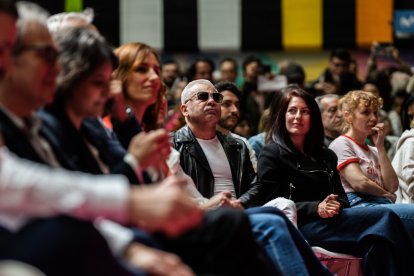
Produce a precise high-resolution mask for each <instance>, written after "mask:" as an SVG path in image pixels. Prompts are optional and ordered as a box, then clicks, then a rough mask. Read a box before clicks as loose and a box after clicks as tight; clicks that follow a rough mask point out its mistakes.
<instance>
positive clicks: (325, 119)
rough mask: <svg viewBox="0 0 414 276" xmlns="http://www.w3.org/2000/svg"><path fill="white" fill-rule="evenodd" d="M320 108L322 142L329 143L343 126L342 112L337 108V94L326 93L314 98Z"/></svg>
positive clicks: (326, 144) (339, 132) (327, 144)
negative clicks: (323, 136)
mask: <svg viewBox="0 0 414 276" xmlns="http://www.w3.org/2000/svg"><path fill="white" fill-rule="evenodd" d="M315 100H316V102H317V103H318V106H319V109H320V110H321V116H322V123H323V129H324V132H325V139H324V144H325V146H327V147H328V146H329V144H330V143H331V142H332V141H333V140H334V139H335V138H337V137H338V136H339V135H340V134H341V132H342V127H343V117H342V112H341V111H340V110H339V109H338V101H339V96H338V95H336V94H328V95H323V96H319V97H316V98H315Z"/></svg>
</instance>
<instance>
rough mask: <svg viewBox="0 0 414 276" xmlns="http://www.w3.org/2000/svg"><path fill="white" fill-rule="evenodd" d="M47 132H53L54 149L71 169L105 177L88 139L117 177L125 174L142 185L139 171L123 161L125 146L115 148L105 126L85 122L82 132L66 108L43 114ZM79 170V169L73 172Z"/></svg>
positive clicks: (43, 112)
mask: <svg viewBox="0 0 414 276" xmlns="http://www.w3.org/2000/svg"><path fill="white" fill-rule="evenodd" d="M39 116H40V118H41V119H42V120H43V123H44V129H45V131H47V132H49V133H51V135H50V137H49V139H48V141H49V143H50V144H51V146H52V147H53V149H54V150H59V152H60V153H61V154H62V155H63V159H65V160H66V162H67V163H69V164H70V165H69V167H65V168H67V169H71V170H77V171H83V172H88V173H92V174H102V173H103V172H102V170H101V168H100V166H99V164H98V162H97V161H96V159H95V158H94V156H93V155H92V153H91V151H90V149H89V147H88V146H87V144H86V142H85V139H86V140H87V141H88V142H89V143H90V144H92V145H93V146H94V147H95V148H96V149H97V150H98V152H99V158H100V159H101V161H102V162H103V163H104V164H105V165H107V166H108V167H109V169H110V171H111V173H113V174H123V175H125V176H126V177H128V179H129V181H130V182H131V183H138V182H139V181H138V178H137V176H136V173H135V171H134V170H133V169H132V168H131V166H130V165H129V164H127V163H126V162H124V161H123V156H124V155H125V154H123V153H126V152H125V150H123V148H122V146H120V145H117V146H114V143H116V142H114V141H113V140H112V141H110V138H109V137H108V134H107V133H106V130H105V129H104V128H103V126H102V125H99V124H96V122H93V121H86V120H85V121H84V122H83V123H82V125H81V129H80V132H79V131H78V130H77V129H76V128H75V126H74V125H73V124H72V122H71V121H70V120H69V118H68V117H67V115H66V113H65V112H64V111H63V108H48V109H45V110H42V111H41V112H39ZM73 168H75V169H73Z"/></svg>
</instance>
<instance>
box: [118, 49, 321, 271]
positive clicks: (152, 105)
mask: <svg viewBox="0 0 414 276" xmlns="http://www.w3.org/2000/svg"><path fill="white" fill-rule="evenodd" d="M116 53H117V55H118V56H119V60H120V66H119V67H118V69H117V70H116V71H115V73H114V74H115V76H116V78H118V79H121V80H124V83H123V86H124V87H126V89H125V90H124V95H125V98H126V103H127V105H130V106H131V107H132V108H133V110H134V113H135V114H142V113H144V114H146V115H144V114H142V115H141V116H139V117H137V121H139V122H140V123H141V124H142V125H143V126H144V130H146V131H150V130H152V129H154V128H156V127H157V126H156V125H155V124H153V123H151V122H153V121H154V119H155V118H158V117H159V114H158V112H159V109H158V108H157V107H158V106H159V105H160V103H161V102H162V97H163V96H164V95H163V94H162V93H161V90H160V78H159V76H158V75H157V74H155V73H154V72H156V69H157V68H158V62H157V60H158V59H157V57H158V55H156V52H155V50H154V49H152V48H151V47H149V46H147V45H144V44H140V43H129V44H125V45H122V46H121V47H120V48H118V49H117V50H116ZM128 53H133V54H130V55H128ZM136 53H138V54H137V55H136ZM144 65H145V66H147V67H146V68H147V70H146V71H144V72H136V70H134V68H135V67H140V66H144ZM119 68H122V70H119ZM148 83H151V84H152V85H151V86H149V85H146V86H145V84H148ZM132 84H134V85H132ZM209 84H210V85H211V83H210V82H209ZM145 87H151V88H152V90H151V94H150V96H149V93H148V92H149V91H148V89H145ZM213 88H214V86H213ZM219 95H220V96H221V94H219ZM182 97H183V96H182ZM141 108H142V109H146V110H144V112H142V110H140V109H141ZM154 110H157V111H154ZM217 116H219V114H218V113H217ZM215 127H216V126H215V125H214V132H215V131H216V130H215ZM234 143H236V141H234ZM238 145H240V146H242V145H243V144H242V142H241V141H240V142H238V141H237V146H238ZM235 147H236V144H232V148H231V150H236V148H235ZM243 149H244V150H246V148H245V146H244V147H243ZM243 152H244V151H243ZM247 162H250V160H245V161H244V164H245V163H247ZM241 166H243V165H241ZM250 172H251V173H250ZM156 173H157V174H156ZM167 173H168V172H165V170H164V166H162V164H160V166H158V167H157V170H156V172H155V173H154V172H151V176H152V178H153V179H154V178H162V177H163V175H166V174H167ZM251 174H254V171H253V169H252V168H251V167H249V168H248V170H243V175H241V174H240V176H242V179H241V181H243V187H242V188H243V189H244V186H245V185H249V182H248V181H249V178H250V177H251ZM154 175H155V176H154ZM197 185H200V183H197ZM228 194H229V192H223V193H222V194H221V195H219V196H217V197H216V198H215V199H216V200H217V201H216V202H215V204H217V205H220V204H222V203H226V204H224V205H230V204H228V203H229V201H230V199H229V198H228V197H229V196H228ZM211 196H213V195H211ZM211 196H206V197H207V198H210V197H211ZM235 204H236V205H239V203H238V202H235ZM272 211H273V210H272ZM275 211H277V210H275ZM268 217H270V218H271V219H266V218H268ZM249 218H250V221H251V223H252V230H253V231H254V234H255V235H256V237H257V241H258V242H259V243H260V244H262V245H264V246H265V249H266V251H267V252H268V255H269V256H270V257H272V261H273V262H274V264H275V267H279V264H283V266H284V267H287V265H286V264H284V262H283V261H279V260H278V259H277V258H282V257H277V256H278V255H277V254H275V253H276V252H275V251H274V250H273V248H275V245H274V240H275V239H278V237H281V236H285V235H287V231H282V230H280V231H279V230H277V228H278V227H276V225H284V224H285V223H286V222H285V221H284V219H286V218H285V217H280V216H275V215H272V214H254V215H253V214H249ZM288 227H289V228H294V227H293V226H292V225H290V224H289V226H288ZM285 228H286V227H283V229H285ZM269 231H277V232H276V234H277V235H268V236H267V235H266V236H263V234H265V233H268V232H269ZM283 240H284V239H283ZM287 244H288V245H286V246H288V247H291V246H292V244H291V239H288V240H287ZM283 248H284V247H283ZM308 249H309V248H308V247H306V249H302V250H304V252H307V253H309V252H308V251H306V250H308ZM291 252H293V251H291ZM304 254H305V253H304ZM180 256H181V255H180ZM294 256H295V257H291V256H286V255H283V257H284V258H287V259H288V260H289V263H290V264H291V265H292V267H293V266H294V264H297V266H295V269H292V273H293V272H294V271H296V272H298V273H299V274H300V273H302V272H299V271H302V269H301V267H302V266H303V264H301V262H302V260H303V259H302V258H301V257H300V256H298V255H297V253H295V254H294ZM311 256H313V255H311ZM296 257H297V258H296ZM304 259H309V258H304ZM284 260H285V259H284ZM311 260H314V259H311ZM184 261H185V259H184ZM309 262H310V264H309V266H310V267H311V268H312V267H313V266H312V264H314V262H312V261H309ZM307 264H308V263H307ZM312 269H316V270H317V271H319V270H320V269H322V271H323V268H322V267H320V266H317V267H316V268H312ZM322 274H323V273H322Z"/></svg>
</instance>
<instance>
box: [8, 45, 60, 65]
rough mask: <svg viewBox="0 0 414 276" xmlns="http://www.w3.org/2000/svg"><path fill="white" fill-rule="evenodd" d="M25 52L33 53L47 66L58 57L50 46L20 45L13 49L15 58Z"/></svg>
mask: <svg viewBox="0 0 414 276" xmlns="http://www.w3.org/2000/svg"><path fill="white" fill-rule="evenodd" d="M25 51H35V52H36V53H37V54H38V56H39V57H41V58H42V59H43V60H44V61H46V62H47V63H48V64H49V65H53V64H54V63H55V62H56V60H57V58H58V56H59V52H58V51H57V50H56V49H55V48H54V47H53V46H51V45H21V46H20V47H17V48H15V49H14V51H13V54H14V55H15V56H17V55H19V54H21V53H23V52H25Z"/></svg>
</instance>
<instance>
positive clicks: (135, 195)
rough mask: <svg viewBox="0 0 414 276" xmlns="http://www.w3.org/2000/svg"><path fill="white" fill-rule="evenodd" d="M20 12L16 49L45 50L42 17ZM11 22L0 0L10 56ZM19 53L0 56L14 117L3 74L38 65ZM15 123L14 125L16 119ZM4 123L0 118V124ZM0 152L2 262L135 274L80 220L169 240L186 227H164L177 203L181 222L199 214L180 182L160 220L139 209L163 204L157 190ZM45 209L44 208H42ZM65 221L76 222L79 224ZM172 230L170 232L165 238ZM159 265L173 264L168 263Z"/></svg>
mask: <svg viewBox="0 0 414 276" xmlns="http://www.w3.org/2000/svg"><path fill="white" fill-rule="evenodd" d="M18 7H19V14H20V17H21V18H20V19H19V21H18V27H19V28H18V33H17V34H18V45H19V43H20V44H21V43H22V41H24V42H25V43H27V45H25V46H26V47H29V46H32V45H31V44H29V43H34V42H37V43H39V42H46V43H45V44H46V45H48V42H50V38H49V36H48V35H47V34H48V32H47V29H46V28H45V24H44V22H43V19H45V18H46V16H47V15H46V14H45V12H44V11H43V10H42V9H41V8H40V7H38V6H37V5H34V4H32V3H23V2H18ZM17 17H18V13H17V10H16V8H15V6H14V5H13V4H12V2H10V1H7V0H1V1H0V20H1V21H2V27H3V29H2V32H1V34H4V36H3V35H1V36H0V43H1V44H2V45H5V47H10V49H12V47H13V46H14V44H15V39H16V28H15V24H16V20H17ZM45 30H46V31H45ZM28 32H30V34H31V36H30V38H29V37H28V36H27V33H28ZM40 35H41V36H40ZM36 39H37V40H36ZM20 47H21V46H20ZM33 47H34V46H33ZM48 47H52V46H48ZM40 49H43V48H40ZM52 50H53V48H52ZM20 51H22V50H21V49H20ZM25 51H27V53H26V54H27V57H25V58H23V57H20V55H21V52H20V53H17V52H15V54H14V56H17V57H19V58H17V57H15V58H13V59H12V60H11V59H10V54H11V51H7V50H5V51H1V52H0V61H1V62H0V69H1V70H0V71H1V80H0V91H1V92H0V93H1V95H2V99H4V100H5V102H6V103H7V104H8V105H9V106H13V107H15V109H14V110H15V111H16V112H18V105H12V104H11V103H10V100H11V101H12V102H13V100H12V98H10V97H6V94H5V93H6V92H5V91H7V89H8V88H9V85H10V77H11V75H9V74H8V73H9V72H8V69H9V65H10V63H9V61H11V62H13V63H14V64H15V65H16V63H19V65H20V63H21V64H23V67H25V68H26V69H28V68H29V64H31V65H34V64H36V63H42V62H43V61H42V59H41V58H40V57H39V58H37V57H36V55H30V54H29V52H31V51H33V54H36V53H37V52H36V51H37V48H27V49H26V50H25ZM39 51H40V50H39ZM52 53H53V51H52ZM39 55H40V54H39ZM20 66H22V65H20ZM36 69H39V68H38V67H36V66H34V70H36ZM26 73H28V74H30V71H29V70H27V71H26ZM52 76H54V75H53V74H52ZM29 79H30V78H29ZM20 80H21V79H19V81H20ZM42 88H43V87H42ZM18 91H19V90H18ZM16 93H17V92H16ZM29 94H30V93H29ZM32 96H33V95H32ZM29 97H30V96H29ZM8 100H9V101H8ZM17 103H20V101H17ZM23 103H25V101H23ZM23 103H22V104H23ZM29 112H30V108H29ZM18 113H19V112H18ZM19 114H20V113H19ZM6 121H7V120H6ZM16 121H17V122H18V119H16ZM4 122H5V120H4V118H2V119H1V123H2V124H3V123H4ZM2 130H4V129H2ZM10 131H11V129H6V133H7V134H8V135H9V134H10ZM19 135H22V136H24V135H25V134H23V133H20V134H17V136H16V135H15V136H14V137H15V138H16V137H19ZM0 151H1V152H0V155H1V170H0V178H1V181H0V183H1V185H0V197H1V200H0V222H1V227H0V234H1V235H0V242H1V250H0V259H2V260H4V259H8V260H20V261H23V262H26V263H29V264H31V265H34V266H36V267H38V268H40V269H41V270H42V271H43V272H45V273H47V275H90V274H96V273H97V274H101V275H103V274H111V275H131V274H132V273H133V274H139V271H137V270H136V269H134V270H133V271H132V270H131V271H128V270H127V269H126V268H124V267H122V266H121V265H120V264H119V263H118V262H117V261H116V260H115V258H114V256H113V255H112V252H110V251H109V247H108V244H107V243H106V242H105V241H104V240H103V238H102V236H101V235H100V234H99V233H98V232H97V231H96V230H95V228H94V227H93V225H92V224H91V223H89V222H87V221H86V220H92V219H96V218H98V217H107V218H109V219H112V220H115V221H119V222H124V223H125V222H128V220H129V222H130V223H133V224H138V223H139V224H141V223H146V224H147V226H149V227H150V228H147V229H148V230H151V231H160V230H162V231H166V232H167V233H171V234H172V233H179V232H181V231H184V230H185V229H187V227H188V226H190V225H189V224H188V223H184V224H187V226H186V227H184V228H181V230H179V229H178V228H177V229H175V230H173V229H174V228H176V226H174V224H176V221H174V223H172V224H171V221H170V222H168V220H166V218H168V217H169V215H168V214H169V212H170V211H173V213H175V211H179V210H178V209H177V208H176V207H174V204H175V203H174V202H177V200H178V201H181V200H184V201H187V202H188V205H187V207H188V208H189V209H187V211H186V212H184V213H181V214H182V215H184V214H185V217H186V221H187V220H188V217H187V216H188V211H190V210H191V209H193V211H196V212H199V211H197V208H194V207H195V206H194V205H193V207H191V205H192V204H191V202H190V201H188V199H187V198H186V197H185V196H183V195H184V194H183V193H182V192H179V190H180V189H178V190H177V189H176V188H174V184H173V183H174V182H175V183H176V184H179V181H177V180H178V179H176V180H174V179H169V180H167V181H166V186H165V187H162V188H161V189H162V190H164V189H165V188H168V187H171V188H172V189H175V190H176V192H178V193H175V195H174V193H170V194H169V195H167V196H166V197H164V198H163V199H161V198H160V202H164V203H166V204H167V205H166V207H167V206H168V205H169V206H170V207H168V208H166V209H164V211H166V213H163V211H162V212H159V211H157V212H152V211H151V210H145V208H143V206H145V205H146V204H145V203H144V201H146V200H148V199H149V198H150V197H152V196H155V197H158V196H162V195H160V194H159V193H157V192H156V191H157V190H158V191H160V189H159V188H158V187H156V186H154V188H152V189H147V190H142V189H139V190H138V189H137V188H132V189H130V188H129V184H128V182H127V181H126V179H124V178H122V177H119V176H116V177H105V178H103V177H93V176H89V175H84V174H80V173H68V172H65V171H63V170H54V169H51V168H47V167H44V166H42V165H37V164H34V163H31V162H28V161H23V160H21V159H18V158H16V157H15V156H13V155H11V154H10V153H9V152H8V151H7V149H6V148H5V147H4V146H2V148H1V150H0ZM29 153H30V150H29ZM176 187H177V186H176ZM180 193H181V196H180V195H179V194H180ZM157 194H158V195H157ZM142 196H143V197H142ZM177 196H178V197H177ZM180 197H181V199H179V198H180ZM184 201H183V202H182V203H184ZM45 202H47V204H46V205H45ZM138 202H139V204H137V203H138ZM148 202H152V200H149V201H148ZM168 202H169V203H168ZM171 203H174V204H171ZM183 206H184V205H183ZM171 208H172V209H171ZM182 211H184V210H182ZM59 215H63V216H61V217H60V216H59ZM166 215H167V216H166ZM65 216H72V217H75V218H81V219H83V221H80V220H76V219H71V218H69V217H65ZM177 218H178V217H177ZM153 219H154V220H153ZM183 222H184V221H183ZM96 223H97V226H98V227H100V228H101V227H102V223H105V224H107V221H103V220H100V222H98V221H96ZM184 224H183V225H184ZM100 225H101V226H100ZM168 225H169V226H168ZM183 225H182V226H183ZM177 226H178V225H177ZM171 230H173V232H170V231H171ZM118 245H120V244H118ZM134 249H136V248H134ZM135 252H136V251H135ZM135 252H130V253H129V257H131V258H134V261H133V262H134V263H136V262H137V260H136V259H137V258H136V257H137V256H136V253H135ZM165 257H167V258H170V259H171V257H169V256H165ZM141 260H142V259H141ZM176 263H177V262H176ZM141 264H142V263H141ZM176 268H177V267H176ZM176 268H174V262H171V266H170V269H174V270H176ZM176 271H177V272H178V271H179V270H176ZM181 272H182V273H186V272H188V273H187V275H191V273H190V270H185V269H184V270H181Z"/></svg>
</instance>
